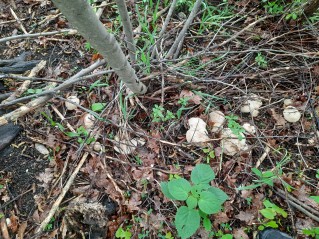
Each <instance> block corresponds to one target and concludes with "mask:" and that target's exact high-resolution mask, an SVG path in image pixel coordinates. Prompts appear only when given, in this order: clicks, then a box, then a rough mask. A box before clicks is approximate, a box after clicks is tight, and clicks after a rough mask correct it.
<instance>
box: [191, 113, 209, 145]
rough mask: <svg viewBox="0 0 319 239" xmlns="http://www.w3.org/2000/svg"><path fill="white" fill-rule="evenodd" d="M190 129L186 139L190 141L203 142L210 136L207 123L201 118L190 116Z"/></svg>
mask: <svg viewBox="0 0 319 239" xmlns="http://www.w3.org/2000/svg"><path fill="white" fill-rule="evenodd" d="M188 124H189V127H190V128H189V130H188V131H187V132H186V140H187V142H188V143H194V144H197V143H203V142H206V141H208V140H210V138H209V137H208V135H207V134H208V133H207V130H206V123H205V122H204V121H203V120H202V119H201V118H190V119H189V120H188Z"/></svg>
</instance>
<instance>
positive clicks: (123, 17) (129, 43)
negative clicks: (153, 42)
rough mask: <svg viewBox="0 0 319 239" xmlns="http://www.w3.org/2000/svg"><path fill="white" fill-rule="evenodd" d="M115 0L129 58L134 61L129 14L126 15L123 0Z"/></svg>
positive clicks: (134, 49) (134, 50) (134, 54)
mask: <svg viewBox="0 0 319 239" xmlns="http://www.w3.org/2000/svg"><path fill="white" fill-rule="evenodd" d="M115 1H116V5H117V8H118V10H119V13H120V16H121V20H122V25H123V30H124V34H125V40H126V46H127V48H128V50H129V51H130V52H129V54H130V59H131V61H132V62H136V48H135V43H134V37H133V30H132V24H131V21H130V16H129V15H128V11H127V7H126V3H125V0H115Z"/></svg>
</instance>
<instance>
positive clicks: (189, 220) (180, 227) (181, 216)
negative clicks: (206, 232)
mask: <svg viewBox="0 0 319 239" xmlns="http://www.w3.org/2000/svg"><path fill="white" fill-rule="evenodd" d="M175 225H176V229H177V232H178V235H179V236H180V237H181V238H182V239H184V238H189V237H191V236H192V235H193V234H194V233H195V232H196V231H197V229H198V228H199V225H200V216H199V213H198V210H195V209H191V208H188V207H186V206H182V207H180V208H178V210H177V212H176V216H175Z"/></svg>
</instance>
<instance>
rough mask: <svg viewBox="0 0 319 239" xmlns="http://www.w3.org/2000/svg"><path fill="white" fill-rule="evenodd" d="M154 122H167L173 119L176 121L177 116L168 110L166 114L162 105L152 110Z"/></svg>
mask: <svg viewBox="0 0 319 239" xmlns="http://www.w3.org/2000/svg"><path fill="white" fill-rule="evenodd" d="M152 118H153V120H152V122H157V123H159V122H165V121H168V120H171V119H175V115H174V114H173V113H172V112H171V111H169V110H166V113H165V109H164V107H163V106H160V105H154V107H153V109H152Z"/></svg>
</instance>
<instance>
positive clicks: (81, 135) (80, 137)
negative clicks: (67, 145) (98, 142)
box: [64, 126, 95, 144]
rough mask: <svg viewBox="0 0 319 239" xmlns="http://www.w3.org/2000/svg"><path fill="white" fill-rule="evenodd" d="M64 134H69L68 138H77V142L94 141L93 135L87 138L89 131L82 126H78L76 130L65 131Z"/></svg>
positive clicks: (88, 142)
mask: <svg viewBox="0 0 319 239" xmlns="http://www.w3.org/2000/svg"><path fill="white" fill-rule="evenodd" d="M64 134H65V135H67V136H69V137H70V138H77V141H78V143H79V144H84V143H86V144H91V143H92V142H94V141H95V138H94V137H89V138H87V137H88V136H89V132H88V131H87V129H86V128H84V127H83V126H80V127H79V128H77V129H76V132H65V133H64ZM86 138H87V139H86ZM85 139H86V140H85Z"/></svg>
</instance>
